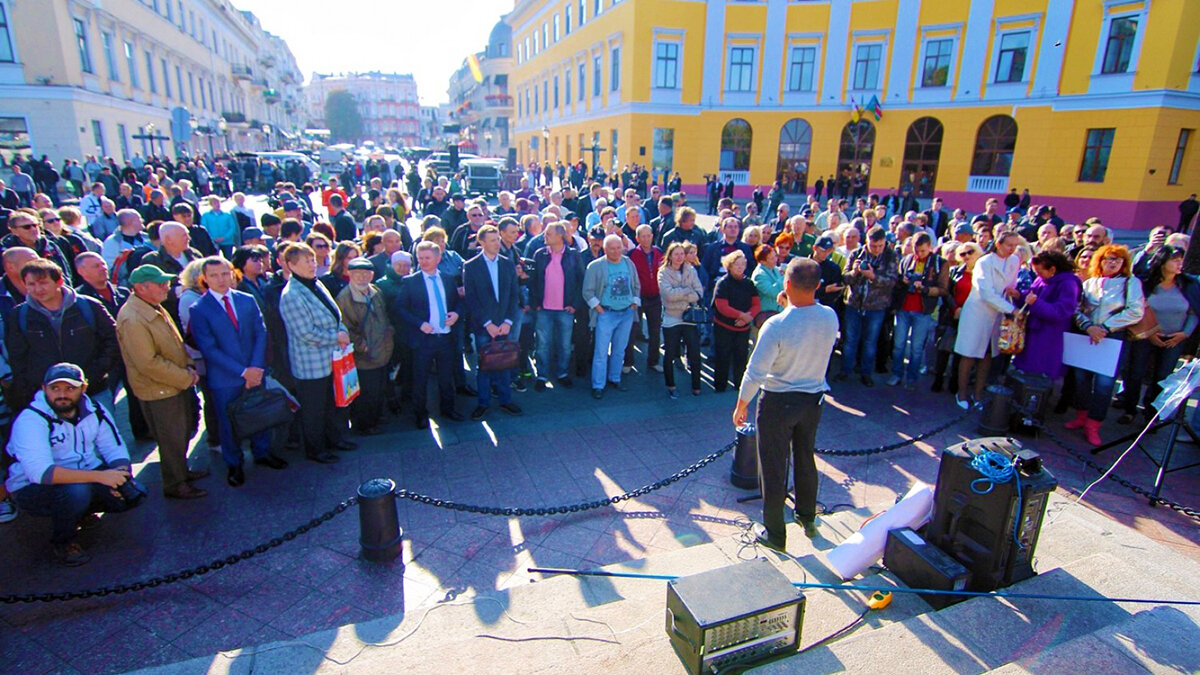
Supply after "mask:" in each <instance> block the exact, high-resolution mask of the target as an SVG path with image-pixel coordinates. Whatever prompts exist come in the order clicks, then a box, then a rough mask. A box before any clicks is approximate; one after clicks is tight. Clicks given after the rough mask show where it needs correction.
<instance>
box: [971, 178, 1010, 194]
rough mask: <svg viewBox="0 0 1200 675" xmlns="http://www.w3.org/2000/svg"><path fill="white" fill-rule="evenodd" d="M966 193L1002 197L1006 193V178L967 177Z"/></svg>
mask: <svg viewBox="0 0 1200 675" xmlns="http://www.w3.org/2000/svg"><path fill="white" fill-rule="evenodd" d="M967 192H982V193H984V194H995V195H1002V194H1005V193H1007V192H1008V176H969V177H967Z"/></svg>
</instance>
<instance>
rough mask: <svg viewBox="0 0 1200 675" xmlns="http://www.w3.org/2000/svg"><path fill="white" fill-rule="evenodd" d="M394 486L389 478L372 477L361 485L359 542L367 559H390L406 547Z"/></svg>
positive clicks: (359, 497) (359, 494) (397, 555)
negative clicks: (403, 540)
mask: <svg viewBox="0 0 1200 675" xmlns="http://www.w3.org/2000/svg"><path fill="white" fill-rule="evenodd" d="M395 489H396V484H395V483H393V482H392V481H391V479H389V478H372V479H371V480H369V481H367V482H365V483H363V484H362V485H360V486H358V525H359V532H360V534H359V538H358V543H359V545H361V546H362V557H363V559H365V560H370V561H371V562H391V561H393V560H395V559H396V558H397V557H399V555H400V550H401V548H403V543H402V537H403V536H404V532H403V531H401V530H400V517H399V515H397V513H396V497H395V495H393V494H392V493H393V492H394V491H395Z"/></svg>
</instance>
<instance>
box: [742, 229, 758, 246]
mask: <svg viewBox="0 0 1200 675" xmlns="http://www.w3.org/2000/svg"><path fill="white" fill-rule="evenodd" d="M742 243H743V244H749V245H750V249H751V250H755V249H757V248H758V247H759V246H761V245H762V243H763V241H762V227H761V226H759V225H752V226H750V227H747V228H746V229H745V230H743V231H742Z"/></svg>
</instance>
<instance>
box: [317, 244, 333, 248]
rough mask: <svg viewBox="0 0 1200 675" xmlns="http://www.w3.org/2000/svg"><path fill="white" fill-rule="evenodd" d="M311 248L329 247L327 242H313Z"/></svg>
mask: <svg viewBox="0 0 1200 675" xmlns="http://www.w3.org/2000/svg"><path fill="white" fill-rule="evenodd" d="M313 248H329V244H313Z"/></svg>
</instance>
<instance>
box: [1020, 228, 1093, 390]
mask: <svg viewBox="0 0 1200 675" xmlns="http://www.w3.org/2000/svg"><path fill="white" fill-rule="evenodd" d="M1030 262H1031V263H1032V265H1033V271H1034V272H1036V273H1037V279H1034V281H1033V286H1032V287H1031V288H1030V289H1029V293H1027V294H1026V295H1025V308H1026V309H1027V310H1028V311H1029V322H1028V323H1027V324H1026V327H1025V349H1024V351H1022V352H1021V353H1020V354H1017V355H1016V356H1015V357H1013V361H1012V364H1013V367H1014V368H1017V369H1019V370H1023V371H1025V372H1027V373H1040V374H1042V375H1045V376H1047V377H1049V378H1050V379H1052V380H1057V379H1059V378H1061V377H1062V376H1063V373H1064V372H1065V371H1066V367H1065V366H1063V362H1062V360H1063V339H1062V336H1063V333H1065V332H1067V329H1068V328H1070V326H1071V318H1072V317H1073V316H1074V314H1075V310H1076V308H1078V307H1079V295H1080V292H1081V291H1082V285H1081V284H1080V282H1079V277H1077V276H1075V266H1074V265H1073V264H1071V261H1070V260H1069V259H1068V258H1067V256H1065V255H1063V254H1062V253H1059V252H1058V251H1042V252H1041V253H1038V254H1037V255H1035V256H1033V260H1032V261H1030Z"/></svg>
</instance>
